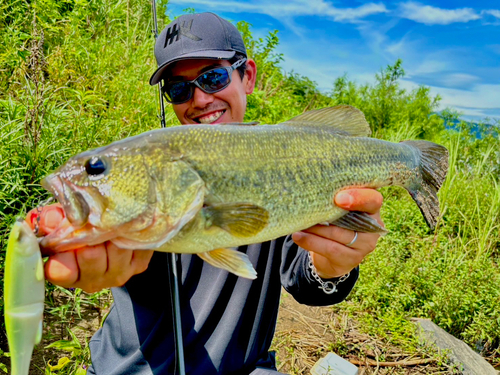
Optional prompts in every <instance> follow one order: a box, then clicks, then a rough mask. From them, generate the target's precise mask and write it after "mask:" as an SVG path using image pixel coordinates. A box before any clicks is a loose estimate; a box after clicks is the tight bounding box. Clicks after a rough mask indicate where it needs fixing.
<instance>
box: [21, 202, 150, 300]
mask: <svg viewBox="0 0 500 375" xmlns="http://www.w3.org/2000/svg"><path fill="white" fill-rule="evenodd" d="M62 219H64V211H63V210H62V208H61V206H60V205H59V204H54V205H50V206H45V207H42V208H41V212H40V214H38V213H37V210H36V209H33V210H31V211H30V212H29V213H28V216H27V218H26V221H27V222H28V224H30V225H31V227H32V228H33V227H34V226H35V223H36V222H38V223H39V230H38V232H39V235H47V234H49V233H51V232H52V231H53V230H54V229H55V228H56V227H57V226H58V225H59V223H60V222H61V220H62ZM42 252H43V250H42ZM152 256H153V251H152V250H124V249H120V248H118V247H116V246H115V245H113V244H112V243H111V242H105V243H103V244H100V245H96V246H87V247H82V248H80V249H77V250H72V251H66V252H63V253H56V254H52V253H51V255H50V256H49V259H48V261H47V262H46V263H45V278H46V279H47V280H49V281H50V282H51V283H53V284H56V285H59V286H62V287H65V288H81V289H83V290H84V291H86V292H88V293H94V292H97V291H99V290H101V289H104V288H110V287H114V286H122V285H123V284H125V283H126V282H127V281H128V280H129V279H130V278H131V277H132V276H133V275H136V274H138V273H141V272H144V271H145V270H146V269H147V268H148V264H149V261H150V260H151V257H152Z"/></svg>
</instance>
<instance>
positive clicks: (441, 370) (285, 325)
mask: <svg viewBox="0 0 500 375" xmlns="http://www.w3.org/2000/svg"><path fill="white" fill-rule="evenodd" d="M107 306H109V304H107ZM106 312H107V308H104V309H98V308H95V307H85V306H83V308H82V310H81V316H82V319H81V320H80V319H78V318H71V319H70V321H68V322H65V323H64V324H61V321H60V320H59V319H57V318H56V317H54V316H53V315H50V314H46V315H45V319H44V326H45V328H44V336H43V340H42V343H41V344H39V345H37V346H36V348H35V350H34V353H33V359H32V365H31V369H30V375H42V374H44V373H45V371H44V369H45V368H46V367H47V364H48V363H49V361H50V364H51V365H55V364H57V361H58V360H59V358H61V357H63V356H64V355H67V354H65V353H64V352H63V351H61V350H56V349H44V347H45V346H47V345H48V344H50V343H52V342H54V341H57V340H61V339H66V340H68V338H69V335H68V334H67V328H71V329H72V332H74V333H75V335H76V336H77V338H78V340H79V342H80V343H82V344H83V345H85V342H88V340H90V337H91V336H92V335H93V333H94V332H95V330H96V329H97V328H98V327H99V325H100V322H101V321H102V319H103V318H104V316H105V314H106ZM71 316H73V317H74V316H75V315H74V314H73V315H71ZM358 327H359V324H358V323H357V321H356V320H355V319H354V318H352V317H348V316H347V314H338V313H335V312H334V311H333V310H332V308H329V307H308V306H304V305H300V304H298V303H297V302H295V300H294V299H293V298H292V297H291V296H289V295H287V294H286V293H284V294H283V297H282V302H281V306H280V313H279V318H278V325H277V327H276V334H275V339H274V343H273V347H272V349H273V350H275V351H276V352H277V361H278V370H279V371H280V372H283V373H285V374H297V375H299V374H310V370H311V368H312V366H313V365H314V364H315V363H316V362H317V361H318V360H319V359H320V358H322V357H324V356H325V355H327V354H328V353H329V352H335V353H336V354H338V355H340V356H341V357H343V358H344V359H346V360H349V361H350V362H351V363H353V364H355V365H356V366H358V369H359V372H358V375H369V374H382V375H383V374H457V373H459V372H458V371H456V370H455V369H453V368H451V367H449V366H447V365H446V364H443V363H441V362H440V361H439V360H438V359H436V357H431V356H429V355H428V354H427V353H429V351H428V350H422V352H421V353H418V355H415V354H409V353H404V352H403V351H402V350H401V349H400V348H398V347H395V346H392V345H389V344H388V343H386V342H383V341H381V340H378V339H377V338H374V337H370V336H369V335H366V334H363V333H361V332H360V331H359V328H358ZM0 344H2V343H0ZM4 345H5V343H3V345H2V346H4ZM0 363H4V364H5V365H7V367H10V366H9V359H8V358H6V357H1V358H0Z"/></svg>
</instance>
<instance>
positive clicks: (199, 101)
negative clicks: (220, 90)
mask: <svg viewBox="0 0 500 375" xmlns="http://www.w3.org/2000/svg"><path fill="white" fill-rule="evenodd" d="M213 101H214V96H213V94H207V93H206V92H204V91H203V90H201V89H200V88H199V87H195V88H194V92H193V106H194V107H196V108H205V107H206V106H207V104H210V103H212V102H213Z"/></svg>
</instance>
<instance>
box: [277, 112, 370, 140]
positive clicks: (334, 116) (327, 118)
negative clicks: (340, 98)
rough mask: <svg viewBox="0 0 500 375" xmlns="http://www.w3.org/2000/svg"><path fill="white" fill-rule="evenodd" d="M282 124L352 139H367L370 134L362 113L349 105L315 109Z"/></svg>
mask: <svg viewBox="0 0 500 375" xmlns="http://www.w3.org/2000/svg"><path fill="white" fill-rule="evenodd" d="M282 124H283V125H293V126H314V127H321V128H326V129H328V128H330V129H333V130H335V131H337V132H339V133H341V134H345V135H350V136H354V137H369V136H370V135H371V133H372V132H371V129H370V125H369V124H368V122H367V121H366V118H365V115H364V114H363V112H361V111H360V110H359V109H357V108H355V107H352V106H350V105H338V106H335V107H326V108H321V109H315V110H312V111H308V112H305V113H302V114H301V115H298V116H295V117H294V118H292V119H290V120H288V121H285V122H284V123H282Z"/></svg>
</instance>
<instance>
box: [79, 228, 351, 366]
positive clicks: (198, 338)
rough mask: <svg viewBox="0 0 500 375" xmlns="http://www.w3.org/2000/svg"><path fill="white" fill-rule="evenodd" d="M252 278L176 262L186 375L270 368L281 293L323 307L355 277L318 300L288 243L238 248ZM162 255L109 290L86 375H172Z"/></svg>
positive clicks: (192, 260)
mask: <svg viewBox="0 0 500 375" xmlns="http://www.w3.org/2000/svg"><path fill="white" fill-rule="evenodd" d="M238 250H239V251H242V252H245V253H246V254H247V255H248V257H249V258H250V261H251V262H252V264H253V265H254V268H255V269H256V271H257V279H255V280H248V279H245V278H242V277H238V276H236V275H234V274H231V273H229V272H227V271H225V270H221V269H219V268H215V267H213V266H211V265H209V264H208V263H206V262H203V261H202V260H201V258H199V257H198V256H196V255H191V254H182V255H180V262H178V264H179V277H180V291H179V292H180V305H181V319H182V335H183V340H184V356H185V368H186V373H187V374H200V375H212V374H228V375H229V374H235V375H236V374H238V375H245V374H249V373H250V372H252V371H253V370H254V369H255V368H256V367H263V368H270V369H274V368H275V363H274V356H273V355H272V353H269V347H270V345H271V342H272V339H273V335H274V330H275V326H276V321H277V316H278V307H279V301H280V293H281V287H282V286H283V287H284V288H285V289H286V290H287V292H289V293H290V294H291V295H292V296H293V297H294V298H295V299H296V300H297V301H298V302H300V303H303V304H308V305H315V306H325V305H331V304H335V303H338V302H340V301H342V300H344V299H345V298H346V296H347V295H348V294H349V292H350V291H351V289H352V288H353V286H354V284H355V282H356V280H357V278H358V270H357V269H355V270H353V271H352V272H351V274H350V276H349V278H348V279H347V280H346V281H344V282H342V283H340V284H338V291H337V292H335V293H333V294H330V295H328V294H325V293H324V291H323V290H322V289H320V288H319V283H318V282H317V281H316V280H315V279H314V278H313V277H312V275H311V270H310V268H309V265H308V264H309V258H308V254H307V252H306V251H305V250H303V249H301V248H299V247H298V246H297V245H296V244H294V243H293V241H292V240H291V238H290V236H288V237H286V238H284V237H283V238H279V239H277V240H274V241H269V242H265V243H262V244H254V245H248V246H242V247H240V248H239V249H238ZM167 256H170V254H167V253H159V252H156V253H155V254H154V255H153V258H152V259H151V262H150V264H149V267H148V269H147V270H146V271H145V272H144V273H142V274H139V275H136V276H134V277H132V278H131V279H130V280H129V281H128V282H127V284H126V285H125V286H123V287H121V288H113V290H112V292H113V297H114V304H113V306H112V308H111V311H110V313H109V315H108V317H107V318H106V320H105V322H104V324H103V326H102V328H101V329H100V330H99V331H98V332H97V333H96V334H95V335H94V337H93V338H92V340H91V341H90V350H91V357H92V363H93V365H92V366H91V367H90V369H89V372H88V374H98V375H119V374H120V375H121V374H134V375H135V374H141V375H142V374H144V375H146V374H148V375H151V374H154V375H159V374H162V375H164V374H175V361H176V355H175V341H174V331H173V327H174V324H173V317H172V315H173V312H172V309H173V303H172V297H171V295H170V286H169V277H168V274H167V268H166V267H167V265H166V264H167Z"/></svg>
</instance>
